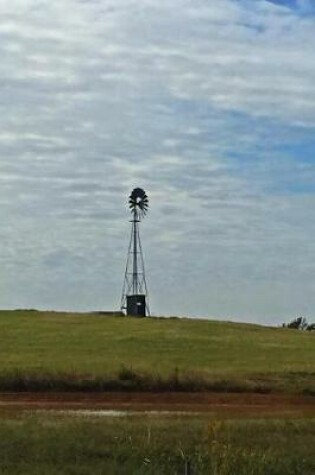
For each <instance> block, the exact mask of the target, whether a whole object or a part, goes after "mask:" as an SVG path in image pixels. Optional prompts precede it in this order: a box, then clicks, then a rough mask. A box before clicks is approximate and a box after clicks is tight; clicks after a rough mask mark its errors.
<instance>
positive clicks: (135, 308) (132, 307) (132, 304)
mask: <svg viewBox="0 0 315 475" xmlns="http://www.w3.org/2000/svg"><path fill="white" fill-rule="evenodd" d="M127 315H130V316H133V317H145V316H146V305H145V295H127Z"/></svg>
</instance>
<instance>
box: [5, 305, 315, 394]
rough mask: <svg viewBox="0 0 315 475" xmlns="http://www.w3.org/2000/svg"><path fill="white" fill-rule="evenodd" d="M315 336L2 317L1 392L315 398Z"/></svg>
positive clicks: (229, 327)
mask: <svg viewBox="0 0 315 475" xmlns="http://www.w3.org/2000/svg"><path fill="white" fill-rule="evenodd" d="M314 337H315V334H314V332H298V331H293V330H290V329H286V328H266V327H261V326H258V325H247V324H237V323H228V322H215V321H201V320H193V319H190V320H189V319H158V318H147V319H136V318H126V317H119V316H108V315H107V316H105V315H101V314H66V313H54V312H36V311H12V312H10V311H2V312H0V390H16V391H20V390H32V391H34V390H91V391H97V390H121V389H122V390H181V391H185V390H187V391H194V390H195V391H199V390H204V389H206V390H217V391H222V390H223V391H261V392H268V391H289V392H296V393H297V392H299V393H302V392H304V393H307V394H315V351H314V345H315V343H314V341H315V340H314Z"/></svg>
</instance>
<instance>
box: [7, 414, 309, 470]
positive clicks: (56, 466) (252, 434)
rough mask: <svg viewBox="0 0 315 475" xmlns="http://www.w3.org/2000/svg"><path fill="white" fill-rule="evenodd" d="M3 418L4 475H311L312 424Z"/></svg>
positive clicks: (207, 419)
mask: <svg viewBox="0 0 315 475" xmlns="http://www.w3.org/2000/svg"><path fill="white" fill-rule="evenodd" d="M3 417H4V416H3V415H2V419H1V420H0V474H3V475H4V474H6V475H11V474H12V475H16V474H23V475H42V474H45V475H57V474H58V475H63V474H67V475H70V474H73V475H74V474H78V475H85V474H86V475H90V474H91V473H93V474H94V475H98V474H99V475H101V474H106V475H111V474H117V475H118V474H119V475H123V474H137V475H141V474H157V475H163V474H167V475H169V474H170V473H171V474H172V475H176V474H179V475H183V474H184V473H190V474H198V475H202V474H212V475H235V474H237V475H293V474H294V475H299V474H301V475H311V474H313V473H315V460H314V452H313V449H314V446H315V420H308V421H307V420H287V421H284V420H266V419H265V420H261V419H260V420H230V421H224V420H215V419H213V418H210V417H209V416H208V417H206V416H203V417H201V416H199V417H196V416H186V417H178V418H176V417H174V416H173V417H170V416H168V417H167V416H161V415H160V416H159V417H156V416H155V417H154V416H152V415H151V416H148V415H146V416H145V415H142V416H141V417H139V416H126V417H115V418H111V417H106V418H96V417H94V418H93V417H89V418H85V419H84V417H83V416H80V417H78V416H76V417H70V416H56V415H55V416H53V415H50V416H47V414H45V415H33V416H22V417H18V416H15V417H14V418H12V416H11V418H10V417H9V416H5V417H4V418H3ZM185 470H186V471H185Z"/></svg>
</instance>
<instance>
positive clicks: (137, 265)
mask: <svg viewBox="0 0 315 475" xmlns="http://www.w3.org/2000/svg"><path fill="white" fill-rule="evenodd" d="M129 208H130V211H131V213H132V220H131V235H130V241H129V247H128V255H127V264H126V270H125V278H124V285H123V290H122V297H121V305H120V308H121V310H122V311H126V312H127V315H133V316H137V317H145V316H146V315H147V314H148V315H150V310H149V306H148V303H147V301H146V300H147V296H148V290H147V283H146V279H145V270H144V258H143V252H142V246H141V240H140V234H139V223H140V222H141V219H142V218H144V217H145V215H146V213H147V211H148V208H149V200H148V197H147V195H146V193H145V191H144V190H143V189H142V188H134V189H133V190H132V192H131V195H130V197H129Z"/></svg>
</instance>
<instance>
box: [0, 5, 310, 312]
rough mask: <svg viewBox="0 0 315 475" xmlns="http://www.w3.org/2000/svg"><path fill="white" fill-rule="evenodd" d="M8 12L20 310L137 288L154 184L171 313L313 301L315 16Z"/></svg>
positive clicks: (8, 291) (11, 210) (7, 149)
mask: <svg viewBox="0 0 315 475" xmlns="http://www.w3.org/2000/svg"><path fill="white" fill-rule="evenodd" d="M301 5H302V4H301ZM305 5H306V4H305ZM305 5H304V7H305ZM304 11H305V10H304ZM0 16H1V19H2V21H1V25H0V54H1V58H2V61H1V65H0V107H1V109H2V114H1V115H0V127H1V128H0V131H1V132H0V203H1V212H2V216H4V218H3V219H4V223H5V225H4V226H2V227H1V229H0V239H1V242H2V243H3V245H2V247H1V250H0V257H1V262H2V271H1V273H2V275H1V281H2V284H1V285H2V286H3V291H2V292H1V296H2V297H1V298H0V304H1V305H2V306H13V307H16V306H18V305H22V306H31V307H34V306H37V305H39V306H51V307H59V308H61V307H67V308H69V307H74V308H97V307H100V306H106V305H107V306H108V307H111V306H114V305H115V304H116V302H119V297H120V295H119V292H120V284H121V280H122V273H123V267H124V259H125V251H126V249H125V247H126V244H127V242H126V241H127V239H128V232H129V231H128V214H127V212H126V210H125V208H124V204H125V201H126V198H127V194H128V193H129V192H130V190H131V189H132V188H133V187H134V186H135V185H140V186H143V187H144V188H146V189H147V191H148V193H149V197H150V202H151V205H152V206H151V210H150V214H149V216H148V219H147V220H146V221H145V222H144V223H143V237H144V243H145V250H146V251H147V252H146V255H147V260H148V268H149V269H150V279H149V281H150V283H151V284H152V292H151V293H152V301H153V310H156V311H157V312H161V313H164V312H165V313H186V314H187V313H191V314H212V315H213V314H217V315H218V316H233V315H234V316H235V317H238V318H241V317H242V316H243V317H244V318H251V319H259V318H260V319H261V320H262V319H265V321H268V319H269V321H276V320H277V319H280V318H283V316H284V315H286V314H287V312H292V313H294V312H295V311H298V308H301V309H302V310H303V311H305V312H304V313H306V314H307V312H310V311H311V309H312V305H313V304H314V303H315V302H314V297H313V296H312V293H311V282H312V278H313V277H312V270H314V269H312V264H310V259H309V256H310V255H311V253H312V251H313V247H312V244H311V237H312V235H313V231H314V229H313V225H312V222H313V221H314V219H313V218H314V216H312V211H311V209H314V207H313V206H312V205H313V199H314V195H313V193H309V192H307V191H306V188H305V187H306V186H308V187H311V186H312V180H311V178H310V177H312V176H313V175H314V162H313V161H310V159H309V156H307V157H306V156H305V157H303V153H304V147H305V146H306V145H307V144H309V143H312V140H313V138H312V137H313V129H314V125H315V93H314V88H313V84H314V80H315V60H314V55H313V51H312V50H313V44H314V40H315V38H314V36H315V28H314V17H312V16H307V15H301V14H300V12H298V11H296V10H292V9H289V8H285V7H283V6H279V5H274V4H272V3H270V2H267V1H263V0H262V1H260V0H257V1H256V2H253V1H247V0H246V1H245V0H243V1H238V2H236V1H232V0H220V2H211V5H210V4H209V2H206V1H205V0H198V1H196V0H195V1H189V0H186V1H184V0H175V1H174V2H171V3H170V2H166V1H164V0H163V1H160V2H158V3H157V2H156V1H153V0H142V1H141V2H140V3H139V2H136V1H131V0H116V1H115V2H114V1H113V0H111V1H109V0H106V1H105V0H103V1H93V2H84V1H79V0H62V1H61V0H55V1H54V2H51V3H49V4H47V2H41V1H39V0H27V1H26V0H24V1H22V0H13V1H11V2H9V1H2V2H1V3H0ZM313 143H314V142H313ZM284 147H285V148H286V150H284ZM288 151H289V154H290V158H288V157H286V153H287V152H288ZM297 153H298V154H299V155H298V156H296V154H297ZM299 161H300V163H301V166H300V167H298V166H297V165H296V163H298V162H299ZM296 181H297V182H299V183H300V188H301V189H302V192H299V193H296V192H293V191H292V190H291V191H290V189H291V188H292V183H293V182H296ZM303 187H304V188H305V190H304V192H303ZM161 243H163V245H161ZM292 254H293V257H292ZM289 262H290V263H292V266H291V267H290V265H289V264H288V263H289ZM292 268H294V272H292ZM295 275H297V276H298V277H297V278H298V284H297V287H296V288H297V289H300V288H301V286H303V285H304V287H305V289H306V292H307V296H308V298H307V299H305V298H304V295H303V294H302V293H301V295H299V294H298V291H297V290H296V291H292V287H293V281H294V276H295ZM271 276H273V277H272V280H273V281H274V282H275V288H276V289H278V290H277V292H278V293H277V292H276V291H273V290H272V285H271V283H270V279H271ZM30 282H31V283H32V285H30ZM65 288H68V289H69V290H68V293H67V292H65V291H64V289H65ZM170 289H171V290H172V289H173V292H171V290H170ZM83 290H84V291H83ZM289 290H290V292H291V294H292V298H291V299H290V298H289V296H290V292H289ZM188 293H190V294H194V297H193V298H192V299H191V301H190V300H189V299H187V298H186V296H187V294H188ZM115 296H116V297H117V298H115ZM164 296H165V297H164ZM305 302H308V303H307V304H306V303H305ZM299 306H300V307H299ZM290 316H291V315H290ZM293 316H294V315H293Z"/></svg>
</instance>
